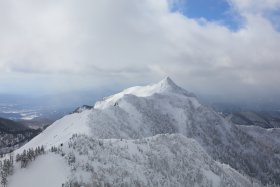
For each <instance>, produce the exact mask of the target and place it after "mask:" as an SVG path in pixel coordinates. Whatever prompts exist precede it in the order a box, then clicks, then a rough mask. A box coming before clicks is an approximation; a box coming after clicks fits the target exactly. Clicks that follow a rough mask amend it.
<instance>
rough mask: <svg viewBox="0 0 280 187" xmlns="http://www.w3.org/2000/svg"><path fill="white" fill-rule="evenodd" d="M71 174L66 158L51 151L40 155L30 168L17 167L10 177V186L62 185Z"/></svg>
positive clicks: (48, 186)
mask: <svg viewBox="0 0 280 187" xmlns="http://www.w3.org/2000/svg"><path fill="white" fill-rule="evenodd" d="M69 175H70V168H69V166H68V165H67V163H66V161H65V159H63V158H62V157H61V156H59V155H56V154H53V153H49V154H47V155H42V156H40V157H38V158H37V159H36V160H35V161H34V162H32V163H31V164H30V165H29V166H28V168H25V169H19V168H17V169H16V171H15V173H14V174H13V175H12V176H11V177H10V178H9V179H8V181H9V185H8V187H39V186H40V187H61V185H62V184H63V183H65V182H66V181H67V180H68V178H67V176H69Z"/></svg>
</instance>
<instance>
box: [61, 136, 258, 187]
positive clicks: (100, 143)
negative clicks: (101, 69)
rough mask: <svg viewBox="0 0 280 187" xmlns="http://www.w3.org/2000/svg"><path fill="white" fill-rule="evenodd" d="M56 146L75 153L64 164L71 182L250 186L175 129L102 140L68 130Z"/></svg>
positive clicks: (118, 184) (241, 176)
mask: <svg viewBox="0 0 280 187" xmlns="http://www.w3.org/2000/svg"><path fill="white" fill-rule="evenodd" d="M61 152H63V154H65V155H66V156H65V157H66V158H67V157H69V158H75V162H72V163H71V164H70V165H71V167H72V169H73V172H72V175H71V176H70V177H69V178H70V180H69V181H68V182H69V183H72V184H74V183H75V182H76V183H78V184H81V185H84V186H86V185H88V186H102V184H103V185H104V186H162V187H163V186H174V187H175V186H176V187H179V186H200V187H202V186H204V187H224V186H236V187H237V186H239V187H247V186H248V187H249V186H252V183H251V181H250V180H248V178H246V177H245V176H243V175H241V174H239V173H238V172H237V171H235V170H233V169H232V168H230V167H229V166H228V165H223V164H220V163H218V162H216V161H214V160H213V159H212V158H211V157H210V156H209V155H208V154H207V153H205V151H204V150H203V148H202V147H201V146H200V145H199V144H198V143H197V142H196V141H195V140H193V139H189V138H186V137H185V136H183V135H180V134H171V135H170V134H165V135H156V136H153V137H150V138H143V139H136V140H121V139H107V140H102V139H94V138H90V137H88V136H83V135H80V136H75V135H74V136H73V138H71V141H69V143H68V145H67V146H63V147H62V151H61ZM70 155H71V156H70ZM81 178H82V181H81ZM257 186H259V185H257V184H255V187H257Z"/></svg>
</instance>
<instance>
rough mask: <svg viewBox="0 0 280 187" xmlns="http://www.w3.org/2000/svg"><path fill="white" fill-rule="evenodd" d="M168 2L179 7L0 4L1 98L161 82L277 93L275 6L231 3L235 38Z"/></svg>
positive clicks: (161, 2) (98, 1)
mask: <svg viewBox="0 0 280 187" xmlns="http://www.w3.org/2000/svg"><path fill="white" fill-rule="evenodd" d="M174 3H180V0H176V1H174V0H141V1H139V0H118V1H116V0H82V1H78V0H59V1H57V0H50V1H38V0H24V1H22V0H9V1H6V0H0V89H1V91H2V89H4V88H7V84H9V88H7V89H10V90H14V91H19V90H18V89H23V90H24V89H27V88H31V87H34V88H36V89H41V90H43V88H44V89H45V90H46V89H47V90H48V91H50V92H52V91H57V90H59V91H62V90H69V89H70V90H71V89H81V88H85V87H98V86H100V85H106V84H109V83H112V82H118V83H119V84H120V85H128V84H132V82H134V83H133V84H142V83H144V82H145V83H146V82H151V81H155V80H158V79H160V78H162V77H163V76H165V75H170V76H171V77H173V78H174V79H175V81H177V82H179V83H180V84H182V85H183V86H185V87H186V88H189V89H190V90H193V91H196V92H200V93H202V92H205V93H211V94H212V93H214V94H215V93H226V94H229V93H233V94H246V93H247V94H251V93H252V92H263V93H280V87H279V85H280V76H279V72H280V52H279V51H280V33H279V32H278V31H277V30H276V29H275V27H274V25H273V24H272V22H271V20H269V19H268V18H267V17H266V16H265V14H266V13H267V12H269V11H277V10H279V9H280V1H279V0H266V1H263V0H230V1H229V3H230V4H231V7H232V11H233V12H235V13H236V14H239V15H241V16H242V17H243V19H244V20H243V22H242V27H241V28H240V29H239V30H238V31H231V30H229V29H228V28H226V27H225V26H223V25H220V24H218V23H216V22H208V21H207V20H205V19H199V20H196V19H190V18H188V17H186V16H184V15H182V14H181V13H179V12H171V11H170V7H171V6H172V5H173V4H174ZM27 81H28V82H29V83H24V82H27ZM69 81H72V83H71V84H69V83H68V82H69ZM18 82H20V85H21V86H18ZM25 85H26V86H25ZM27 85H28V86H27ZM277 85H278V86H277ZM34 88H33V89H34Z"/></svg>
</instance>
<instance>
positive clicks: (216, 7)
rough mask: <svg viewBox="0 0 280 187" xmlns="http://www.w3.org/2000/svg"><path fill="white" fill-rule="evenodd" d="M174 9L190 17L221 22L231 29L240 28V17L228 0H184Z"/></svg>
mask: <svg viewBox="0 0 280 187" xmlns="http://www.w3.org/2000/svg"><path fill="white" fill-rule="evenodd" d="M173 11H180V12H182V13H183V14H184V15H185V16H187V17H189V18H195V19H198V18H204V19H206V20H208V21H215V22H219V23H220V24H222V25H225V26H226V27H228V28H229V29H231V30H238V29H239V28H240V17H239V15H237V14H236V13H235V14H234V13H233V12H232V10H231V6H230V4H229V3H228V2H227V0H183V1H182V2H181V3H179V4H177V5H176V6H175V7H173Z"/></svg>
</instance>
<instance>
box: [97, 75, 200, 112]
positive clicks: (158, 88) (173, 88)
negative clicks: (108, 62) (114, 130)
mask: <svg viewBox="0 0 280 187" xmlns="http://www.w3.org/2000/svg"><path fill="white" fill-rule="evenodd" d="M156 93H160V94H181V95H184V96H187V97H195V95H194V94H193V93H190V92H188V91H186V90H184V89H182V88H181V87H179V86H177V85H176V84H175V83H174V82H173V81H172V80H171V79H170V78H169V77H166V78H164V79H163V80H161V81H160V82H158V83H156V84H151V85H147V86H135V87H131V88H128V89H125V90H123V91H122V92H120V93H117V94H115V95H112V96H109V97H107V98H104V100H103V101H98V102H96V104H95V106H94V108H95V109H102V108H106V107H108V106H112V105H114V104H115V103H116V102H117V101H118V100H119V99H121V98H122V97H124V95H128V94H131V95H135V96H137V97H148V96H151V95H153V94H156Z"/></svg>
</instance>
